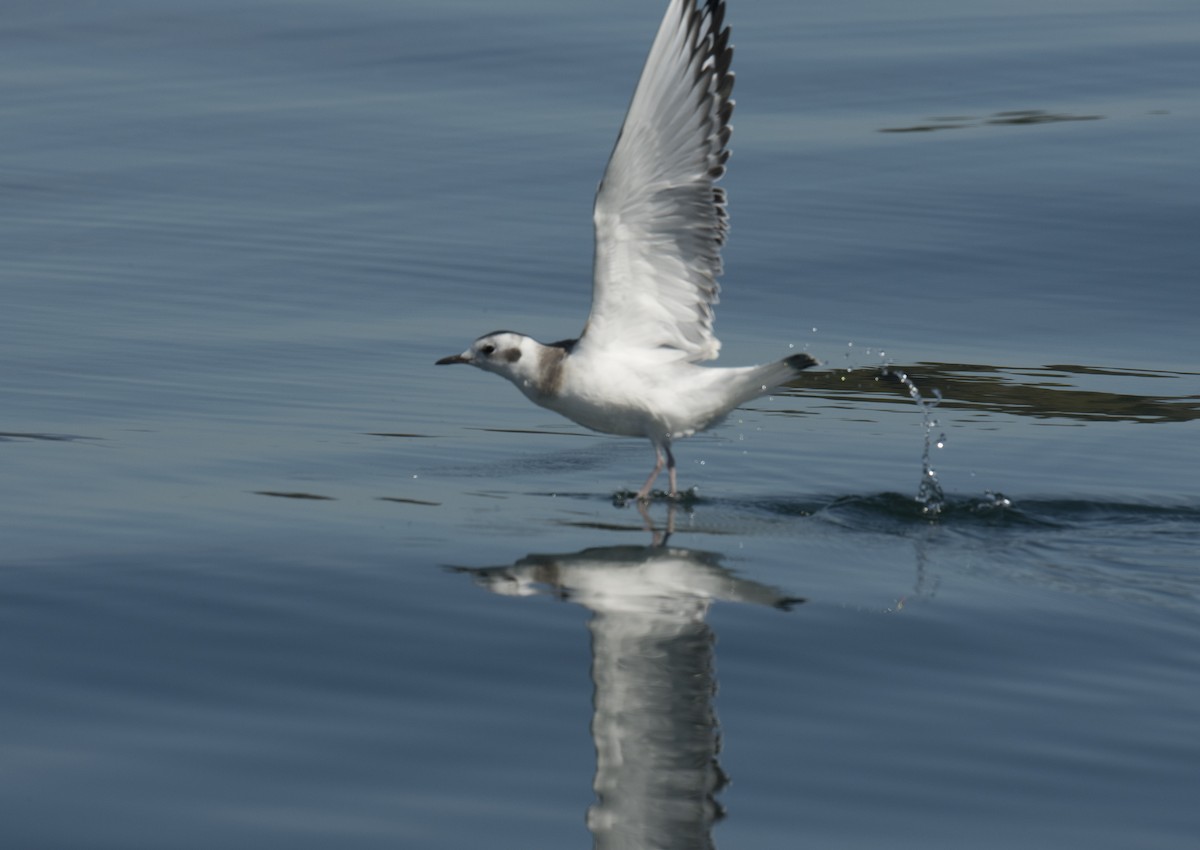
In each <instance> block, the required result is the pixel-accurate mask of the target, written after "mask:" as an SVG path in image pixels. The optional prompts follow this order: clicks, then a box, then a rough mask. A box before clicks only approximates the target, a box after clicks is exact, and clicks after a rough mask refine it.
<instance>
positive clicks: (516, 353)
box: [504, 348, 521, 363]
mask: <svg viewBox="0 0 1200 850" xmlns="http://www.w3.org/2000/svg"><path fill="white" fill-rule="evenodd" d="M504 359H505V360H507V361H508V362H509V363H516V362H517V361H518V360H520V359H521V349H519V348H510V349H509V350H508V351H506V352H504Z"/></svg>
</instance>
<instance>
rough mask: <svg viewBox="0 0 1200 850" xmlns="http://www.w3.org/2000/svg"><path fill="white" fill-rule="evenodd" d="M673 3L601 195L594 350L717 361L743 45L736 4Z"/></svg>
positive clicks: (588, 331)
mask: <svg viewBox="0 0 1200 850" xmlns="http://www.w3.org/2000/svg"><path fill="white" fill-rule="evenodd" d="M696 3H697V0H671V2H670V6H669V7H668V9H667V12H666V15H665V16H664V17H663V21H662V25H661V26H660V27H659V30H658V35H657V36H655V39H654V45H653V46H652V47H651V48H650V54H649V56H648V57H647V58H646V65H645V67H644V68H643V69H642V76H641V79H640V80H639V81H638V85H637V89H636V90H635V91H634V93H633V100H632V101H631V102H630V104H629V112H628V113H627V114H626V116H625V123H624V125H623V126H622V128H621V133H620V135H619V136H618V137H617V143H616V146H615V147H614V148H613V152H612V155H611V156H610V157H609V160H608V167H607V168H606V169H605V171H604V178H603V179H602V180H601V182H600V188H599V190H598V191H597V193H596V203H595V208H594V211H593V219H594V222H595V227H596V257H595V265H594V268H593V282H592V310H591V313H590V314H589V316H588V321H587V325H586V326H585V327H584V331H583V334H582V335H581V337H580V339H579V345H580V346H581V348H584V349H590V350H602V349H604V350H608V349H613V348H618V349H622V350H628V349H638V350H643V351H651V350H656V351H660V352H661V353H663V354H665V355H667V356H669V357H672V358H675V357H678V358H680V359H685V360H688V361H699V360H711V359H713V358H714V357H716V356H717V352H718V351H719V350H720V347H721V343H720V342H719V341H718V340H717V338H716V336H715V335H714V334H713V327H712V326H713V305H715V304H716V303H717V292H718V290H719V288H720V287H719V286H718V285H717V277H718V276H719V275H720V274H721V254H720V249H721V245H722V244H723V243H724V241H725V234H726V231H727V230H728V229H729V223H728V218H727V215H726V211H725V193H724V191H723V190H722V189H720V188H718V187H716V186H715V185H714V183H715V181H716V180H717V179H718V178H720V177H721V175H722V174H724V173H725V161H726V160H727V159H728V158H729V150H728V148H727V147H726V145H727V143H728V141H729V134H730V132H731V130H732V128H731V127H730V125H729V117H730V115H731V114H732V113H733V101H732V100H731V99H730V93H731V92H732V91H733V73H732V72H731V71H730V70H729V64H730V61H731V60H732V59H733V48H732V47H731V46H730V45H729V28H728V27H725V28H722V21H723V19H724V15H725V2H724V0H700V5H699V6H697V5H696Z"/></svg>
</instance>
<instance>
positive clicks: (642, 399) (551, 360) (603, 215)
mask: <svg viewBox="0 0 1200 850" xmlns="http://www.w3.org/2000/svg"><path fill="white" fill-rule="evenodd" d="M724 17H725V2H724V0H699V4H697V0H670V5H669V6H668V7H667V11H666V14H665V15H664V16H663V20H662V24H661V25H660V26H659V29H658V34H657V35H656V36H655V38H654V43H653V45H652V46H651V48H650V53H649V55H648V56H647V58H646V64H645V66H644V67H643V69H642V75H641V79H640V80H639V81H638V84H637V88H636V89H635V90H634V93H633V99H632V101H631V102H630V104H629V111H628V112H627V113H626V115H625V122H624V124H623V126H622V127H621V132H620V133H619V135H618V136H617V142H616V145H615V147H614V148H613V151H612V154H611V155H610V157H609V160H608V166H607V168H606V169H605V171H604V177H603V179H602V180H601V181H600V187H599V189H598V190H597V192H596V199H595V205H594V208H593V214H592V218H593V222H594V225H595V239H596V245H595V258H594V262H593V268H592V307H591V312H590V314H589V315H588V318H587V322H586V324H585V325H584V328H583V332H582V333H581V334H580V335H579V337H578V338H577V339H568V340H563V341H561V342H553V343H549V344H545V343H541V342H538V341H537V340H535V339H532V338H531V337H528V336H525V335H524V334H519V333H515V332H513V331H494V332H492V333H489V334H484V335H483V336H481V337H479V338H478V339H476V340H475V341H474V342H473V343H471V346H470V347H469V348H468V349H467V350H466V351H464V352H463V353H462V354H454V355H451V356H450V357H443V358H442V359H441V360H438V361H437V365H439V366H445V365H449V364H453V363H467V364H470V365H471V366H475V367H477V368H479V369H482V370H484V371H485V372H494V373H495V374H497V375H500V376H501V377H503V378H506V379H508V380H509V381H511V382H512V383H513V384H515V385H516V386H517V388H518V389H519V390H521V392H522V393H524V394H525V396H526V397H527V398H528V399H529V400H530V401H532V402H533V403H534V404H538V405H541V406H542V407H545V408H548V409H550V410H553V411H554V412H555V413H559V414H561V415H563V416H565V417H567V418H568V419H570V420H572V421H573V422H577V423H578V424H580V425H582V426H584V427H585V428H589V429H591V430H593V431H599V432H602V433H605V434H616V435H620V436H626V437H644V438H647V439H649V440H650V442H651V444H652V445H653V447H654V458H655V463H654V470H653V471H652V472H651V473H650V477H649V478H647V479H646V483H645V484H644V485H643V486H642V488H641V489H640V490H639V491H638V493H637V500H638V501H639V502H645V501H648V500H649V499H650V498H651V494H652V492H653V487H654V483H655V481H657V480H658V477H659V475H660V473H661V472H662V470H663V465H664V464H665V465H666V468H667V473H668V478H669V480H670V492H669V493H668V494H667V495H668V497H669V498H671V499H677V498H678V496H679V490H678V485H677V481H676V474H675V455H674V454H673V453H672V451H671V442H672V441H673V440H676V439H679V438H681V437H687V436H690V435H692V434H694V433H696V432H698V431H703V430H705V429H707V428H711V427H713V426H714V425H716V424H718V423H719V422H721V421H722V420H723V419H724V418H725V417H726V416H728V415H729V413H730V412H731V411H733V410H734V409H735V408H736V407H738V406H739V405H742V404H745V403H746V402H748V401H750V400H751V399H754V398H757V397H759V396H761V395H764V394H766V393H768V392H770V391H771V390H772V389H774V388H776V387H778V386H780V385H782V384H785V383H787V382H788V381H790V380H792V379H793V378H795V377H796V376H797V375H798V374H799V373H800V372H801V370H803V369H807V368H809V367H810V366H815V365H816V363H817V361H816V360H814V359H813V358H812V357H810V356H809V355H808V354H793V355H791V356H790V357H785V358H784V359H782V360H779V361H776V362H774V363H768V364H766V365H760V366H744V367H738V368H717V367H712V366H701V365H699V364H700V363H702V362H703V361H706V360H713V359H715V358H716V357H717V354H718V352H719V351H720V348H721V343H720V341H719V340H718V339H717V337H716V335H715V334H714V333H713V307H714V305H715V304H716V303H717V293H718V291H719V289H720V287H719V286H718V284H717V278H718V277H719V276H720V274H721V271H722V268H721V254H720V250H721V246H722V245H723V244H724V242H725V235H726V233H727V231H728V229H729V219H728V214H727V212H726V199H725V191H724V190H723V189H721V188H720V187H718V186H716V185H715V183H716V181H717V180H718V179H720V177H721V176H722V175H723V174H724V173H725V163H726V161H727V160H728V159H729V148H728V143H729V135H730V132H731V131H732V127H731V126H730V124H729V118H730V115H731V114H732V113H733V100H731V99H730V94H731V93H732V91H733V73H732V72H731V71H730V70H729V66H730V61H731V60H732V58H733V48H732V47H731V46H730V44H729V28H728V27H725V26H723V21H724Z"/></svg>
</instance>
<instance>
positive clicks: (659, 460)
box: [637, 443, 675, 502]
mask: <svg viewBox="0 0 1200 850" xmlns="http://www.w3.org/2000/svg"><path fill="white" fill-rule="evenodd" d="M662 449H663V447H662V446H660V445H659V444H658V443H655V444H654V461H655V463H654V471H653V472H651V473H650V477H649V478H647V479H646V483H645V484H643V485H642V489H641V490H638V494H637V500H638V501H639V502H646V501H649V500H650V490H651V488H653V487H654V481H655V480H656V479H657V478H658V473H660V472H662V468H663V463H665V462H666V459H665V458H664V457H663V452H662ZM667 457H669V458H671V484H672V487H671V489H672V490H674V489H675V487H674V484H675V458H673V457H671V450H670V449H667Z"/></svg>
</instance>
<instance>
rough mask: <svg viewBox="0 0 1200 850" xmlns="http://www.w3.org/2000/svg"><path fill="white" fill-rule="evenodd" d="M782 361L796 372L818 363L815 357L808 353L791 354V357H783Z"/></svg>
mask: <svg viewBox="0 0 1200 850" xmlns="http://www.w3.org/2000/svg"><path fill="white" fill-rule="evenodd" d="M783 362H784V363H786V364H787V365H788V366H790V367H791V368H793V369H795V370H796V371H797V372H802V371H804V370H805V369H809V368H811V367H813V366H816V365H818V362H817V359H816V358H815V357H813V356H812V355H810V354H793V355H792V356H791V357H785V358H783Z"/></svg>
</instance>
